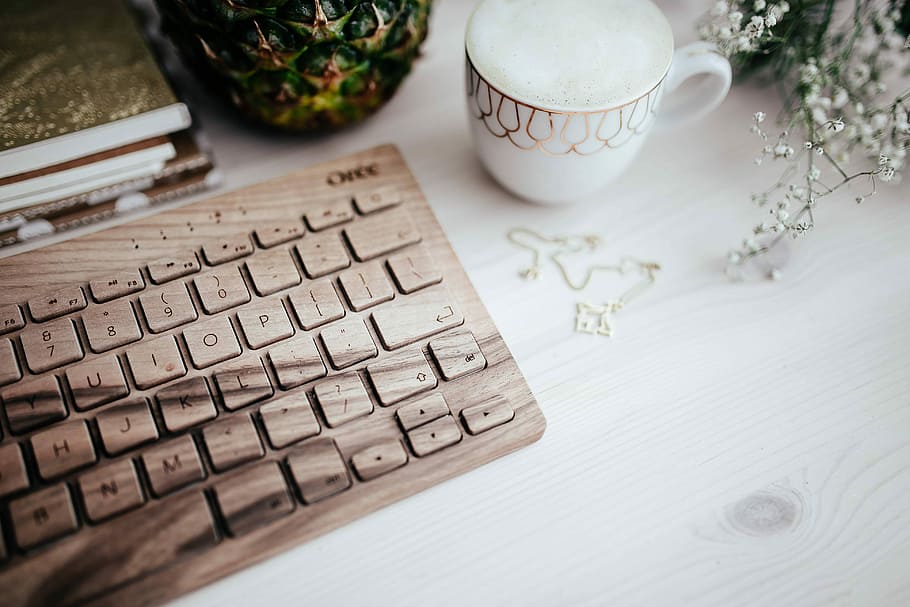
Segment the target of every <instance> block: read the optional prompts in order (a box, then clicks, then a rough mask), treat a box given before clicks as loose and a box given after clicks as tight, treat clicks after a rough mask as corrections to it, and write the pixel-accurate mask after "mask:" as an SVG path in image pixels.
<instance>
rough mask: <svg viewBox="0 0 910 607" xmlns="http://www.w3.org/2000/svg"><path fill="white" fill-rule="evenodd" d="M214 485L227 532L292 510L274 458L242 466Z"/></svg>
mask: <svg viewBox="0 0 910 607" xmlns="http://www.w3.org/2000/svg"><path fill="white" fill-rule="evenodd" d="M214 489H215V501H216V502H218V509H219V510H221V514H222V515H223V516H224V522H225V523H227V528H228V532H230V534H231V535H243V534H244V533H248V532H250V531H252V530H253V529H256V528H257V527H261V526H262V525H265V524H267V523H270V522H272V521H274V520H276V519H279V518H281V517H283V516H286V515H288V514H290V513H291V512H293V511H294V500H292V499H291V496H290V494H289V493H288V486H287V483H285V482H284V476H283V475H282V474H281V469H279V468H278V464H276V463H275V462H266V463H262V464H259V465H258V466H254V467H252V468H249V469H247V470H244V471H243V472H241V473H240V474H237V475H236V476H233V477H231V478H229V479H227V480H223V481H220V482H219V483H217V484H216V485H215V487H214Z"/></svg>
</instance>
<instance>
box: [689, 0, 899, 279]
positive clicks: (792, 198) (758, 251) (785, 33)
mask: <svg viewBox="0 0 910 607" xmlns="http://www.w3.org/2000/svg"><path fill="white" fill-rule="evenodd" d="M907 2H908V3H910V0H907ZM815 6H816V5H815V4H814V3H798V4H797V5H796V8H795V9H793V8H791V6H790V4H789V3H788V2H785V1H781V2H774V1H773V0H724V1H720V2H716V3H715V4H714V5H713V8H711V9H710V12H709V16H708V17H707V18H706V19H707V20H706V21H705V22H704V23H702V25H701V26H700V27H699V33H700V34H701V36H702V37H703V38H705V39H707V40H710V41H712V42H714V43H715V44H716V45H717V47H718V49H719V50H720V52H721V53H723V54H724V55H726V56H727V57H729V58H730V60H731V63H733V64H734V67H735V68H743V67H753V66H754V67H757V68H759V69H764V70H765V71H768V72H770V73H771V76H772V79H773V80H774V81H775V83H776V84H779V85H780V86H781V89H782V90H783V91H784V96H785V99H786V100H787V104H788V107H789V108H790V109H789V110H788V111H787V112H784V113H783V114H782V115H781V119H780V122H781V125H782V126H783V127H784V129H783V130H782V132H781V133H780V134H779V135H778V136H777V138H776V140H771V141H772V142H770V143H769V139H770V138H771V137H773V134H772V135H770V136H769V132H768V127H767V126H765V124H764V123H765V120H766V115H765V113H764V112H755V113H754V114H753V115H752V122H751V124H750V127H749V130H750V132H752V133H753V134H755V135H757V136H759V137H760V138H761V139H762V144H761V152H760V155H758V156H757V157H755V158H754V163H755V164H756V165H761V164H763V163H765V162H769V163H773V162H777V161H780V162H783V163H785V165H786V169H785V170H784V172H783V175H782V176H781V177H780V178H779V180H778V181H777V182H776V183H775V184H774V185H773V186H771V187H770V188H769V189H768V190H766V191H764V192H760V193H757V194H753V195H752V200H753V202H755V203H756V204H757V205H758V206H762V207H764V208H766V209H768V212H769V214H770V217H771V220H770V221H768V222H763V223H761V224H759V225H757V226H754V227H753V237H752V238H748V239H746V240H744V241H743V243H742V247H741V248H740V249H739V250H737V251H733V252H731V253H730V254H729V255H728V258H727V260H728V262H729V265H731V266H733V265H735V266H742V265H743V264H744V263H746V262H747V261H748V260H750V259H752V258H754V257H756V256H757V255H762V254H764V253H766V252H767V251H768V250H769V249H771V248H773V247H774V246H775V244H776V243H777V242H779V241H780V240H781V239H782V238H783V237H785V236H789V237H791V238H797V237H799V236H801V235H804V234H806V233H808V232H809V231H811V230H812V229H813V227H814V225H815V217H816V215H817V214H818V213H819V206H818V201H819V199H821V198H824V197H825V196H828V195H830V194H832V193H834V192H835V191H838V190H840V189H841V188H844V186H846V185H848V184H851V183H854V182H855V183H857V184H861V183H863V180H865V181H867V182H868V186H869V187H868V190H864V191H866V192H867V193H865V194H860V195H856V196H855V198H854V200H855V201H856V203H857V204H861V203H863V202H864V201H865V200H866V199H867V198H868V197H869V196H871V195H872V194H874V193H875V186H876V183H877V182H879V181H881V182H898V181H899V180H900V178H901V172H902V171H903V170H904V169H905V167H906V166H907V163H908V160H907V156H908V154H907V151H908V148H910V89H906V90H904V91H903V92H901V93H900V95H895V94H893V93H889V85H888V82H887V81H886V80H887V79H886V76H889V75H891V74H902V75H903V74H907V73H910V54H908V53H906V52H905V51H906V50H907V49H910V37H906V38H905V37H904V36H903V35H902V34H898V33H897V32H899V31H901V28H899V27H898V23H899V22H900V20H901V18H902V14H903V13H902V12H901V10H898V9H900V8H901V7H904V8H906V6H907V4H903V3H900V2H897V3H895V2H890V1H889V2H885V1H884V0H882V1H881V2H863V1H860V0H856V3H855V7H856V8H855V11H854V13H853V16H854V17H855V19H854V20H849V21H841V20H838V19H834V20H831V21H830V23H824V24H822V23H821V22H820V21H819V14H817V13H816V12H815V11H814V8H815ZM889 7H891V8H889ZM905 12H906V11H904V13H905ZM782 23H784V24H785V25H783V26H782V25H781V24H782ZM787 23H789V24H790V25H789V26H788V25H786V24H787ZM793 26H795V27H793ZM808 27H815V28H817V29H818V33H817V34H815V33H813V35H812V36H809V37H806V36H803V35H799V34H793V32H794V31H802V30H804V28H808ZM769 56H772V57H771V60H768V61H765V59H766V58H768V57H769ZM759 59H761V60H762V62H761V63H760V62H759ZM762 65H763V66H764V67H763V68H762V67H761V66H762ZM896 80H897V79H896V78H895V79H893V81H896ZM889 95H891V97H890V98H889V97H888V96H889ZM791 101H793V103H791ZM791 133H792V136H791ZM791 141H793V142H794V143H793V144H791ZM795 142H799V143H795ZM794 145H796V147H797V148H798V149H799V151H798V152H797V150H796V149H794V147H793V146H794ZM861 158H865V159H866V162H867V165H866V167H865V170H862V169H857V170H855V171H851V169H852V167H851V166H850V164H849V163H850V162H851V160H852V161H853V162H856V163H858V162H859V159H861ZM870 165H871V167H870ZM827 169H832V170H827ZM823 172H824V173H825V175H826V180H825V182H822V181H820V179H821V175H822V173H823ZM829 176H832V179H834V180H835V181H830V182H829V180H828V177H829ZM769 202H773V203H774V204H773V206H769ZM754 236H761V237H762V243H761V245H759V244H758V243H757V242H756V239H755V238H754ZM728 268H729V266H728ZM738 275H741V272H740V273H738ZM769 277H772V278H775V279H776V278H779V277H780V273H779V270H777V269H776V268H775V270H773V271H771V272H770V273H769Z"/></svg>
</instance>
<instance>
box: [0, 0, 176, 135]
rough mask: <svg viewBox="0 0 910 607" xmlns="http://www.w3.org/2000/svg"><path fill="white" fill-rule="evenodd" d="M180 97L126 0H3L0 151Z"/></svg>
mask: <svg viewBox="0 0 910 607" xmlns="http://www.w3.org/2000/svg"><path fill="white" fill-rule="evenodd" d="M176 102H177V99H176V97H175V96H174V93H173V91H172V90H171V88H170V86H169V85H168V83H167V81H166V80H165V79H164V76H163V75H162V74H161V71H160V70H159V68H158V65H157V64H156V63H155V58H154V56H153V55H152V53H151V51H150V50H149V48H148V47H147V46H146V44H145V41H144V40H143V38H142V34H141V33H140V31H139V29H138V25H137V23H136V21H135V19H134V17H133V15H132V14H131V12H130V10H129V7H128V6H126V0H84V1H82V2H76V1H74V0H0V128H2V137H0V151H2V150H8V149H11V148H15V147H19V146H23V145H28V144H30V143H35V142H37V141H42V140H44V139H49V138H51V137H57V136H59V135H65V134H67V133H72V132H74V131H79V130H82V129H88V128H92V127H95V126H98V125H101V124H105V123H108V122H112V121H114V120H120V119H122V118H128V117H130V116H135V115H137V114H141V113H143V112H148V111H150V110H154V109H157V108H161V107H166V106H168V105H171V104H173V103H176Z"/></svg>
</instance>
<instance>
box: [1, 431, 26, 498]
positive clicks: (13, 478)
mask: <svg viewBox="0 0 910 607" xmlns="http://www.w3.org/2000/svg"><path fill="white" fill-rule="evenodd" d="M28 485H29V482H28V472H26V471H25V460H24V459H22V449H21V448H20V447H19V444H18V443H7V444H5V445H0V497H3V496H5V495H9V494H11V493H15V492H17V491H21V490H23V489H28Z"/></svg>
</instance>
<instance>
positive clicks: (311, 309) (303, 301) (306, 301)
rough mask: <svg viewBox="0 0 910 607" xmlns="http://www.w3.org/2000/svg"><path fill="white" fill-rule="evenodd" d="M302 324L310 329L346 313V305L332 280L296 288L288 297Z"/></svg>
mask: <svg viewBox="0 0 910 607" xmlns="http://www.w3.org/2000/svg"><path fill="white" fill-rule="evenodd" d="M288 300H289V301H290V302H291V307H292V308H293V309H294V314H296V315H297V321H298V322H299V323H300V326H301V327H303V328H304V329H306V330H307V331H309V330H310V329H315V328H316V327H320V326H322V325H324V324H325V323H327V322H331V321H333V320H338V319H339V318H342V317H343V316H344V315H345V310H344V306H342V305H341V300H340V299H338V293H336V292H335V287H333V286H332V282H331V281H330V280H327V279H326V280H318V281H314V282H311V283H309V284H307V285H306V287H305V288H303V289H296V290H295V291H294V292H293V293H291V295H290V296H289V297H288Z"/></svg>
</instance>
